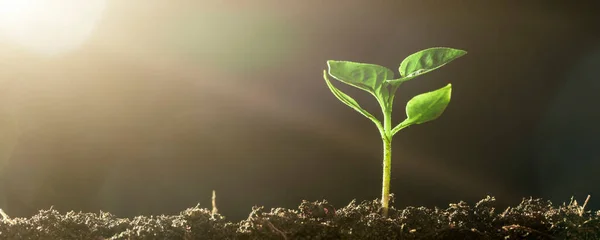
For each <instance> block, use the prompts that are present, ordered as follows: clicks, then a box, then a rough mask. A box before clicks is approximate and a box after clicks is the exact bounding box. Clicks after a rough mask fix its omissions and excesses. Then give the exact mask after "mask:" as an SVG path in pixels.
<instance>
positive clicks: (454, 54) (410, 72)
mask: <svg viewBox="0 0 600 240" xmlns="http://www.w3.org/2000/svg"><path fill="white" fill-rule="evenodd" d="M465 54H467V52H466V51H464V50H460V49H454V48H445V47H436V48H428V49H425V50H421V51H419V52H416V53H413V54H411V55H410V56H408V57H406V58H405V59H404V60H403V61H402V63H400V67H399V69H398V70H399V71H400V78H399V79H394V80H388V81H387V82H389V83H395V82H405V81H408V80H411V79H413V78H416V77H418V76H421V75H423V74H425V73H428V72H431V71H433V70H435V69H438V68H440V67H442V66H444V65H446V64H448V63H449V62H451V61H453V60H454V59H457V58H459V57H462V56H464V55H465Z"/></svg>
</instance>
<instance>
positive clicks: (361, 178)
mask: <svg viewBox="0 0 600 240" xmlns="http://www.w3.org/2000/svg"><path fill="white" fill-rule="evenodd" d="M10 2H11V1H5V2H4V3H3V4H4V5H0V9H4V11H0V23H1V26H0V27H1V28H0V141H1V142H0V181H1V184H0V204H1V205H0V208H2V209H4V210H5V211H6V212H7V213H8V214H9V215H10V216H11V217H12V216H24V217H27V216H31V215H33V214H35V213H37V211H38V210H40V209H48V208H49V207H50V206H54V208H55V209H58V210H60V211H68V210H75V211H86V212H98V211H100V210H103V211H109V212H112V213H114V214H116V215H118V216H121V217H132V216H135V215H139V214H145V215H150V214H154V215H156V214H177V213H178V212H179V211H182V210H184V209H186V208H188V207H193V206H195V205H196V204H197V203H200V206H201V207H206V208H210V207H211V204H210V198H211V191H212V190H216V193H217V205H218V207H219V211H220V213H222V214H224V215H225V216H226V217H227V218H228V219H230V220H232V221H239V220H241V219H243V218H246V217H247V216H248V214H249V213H250V210H251V207H252V206H254V205H262V206H266V207H267V209H269V208H271V207H286V208H296V207H297V206H298V204H299V203H300V202H301V201H302V200H303V199H306V200H311V201H314V200H321V199H327V200H329V201H330V202H331V203H332V204H333V205H334V206H336V207H342V206H345V205H346V204H348V203H349V202H350V201H351V200H352V199H357V200H359V201H360V200H373V199H375V198H379V197H380V191H381V161H382V153H381V148H382V145H381V141H380V138H379V135H378V132H377V129H376V128H375V126H374V125H373V123H372V122H371V121H370V120H368V119H366V118H365V117H363V116H361V115H360V114H358V113H356V112H355V111H354V110H352V109H350V108H348V107H347V106H345V105H344V104H342V103H341V102H339V101H338V100H337V99H336V98H335V97H334V96H333V95H332V94H331V92H330V91H329V89H328V88H327V86H326V85H325V82H324V80H323V79H322V71H323V69H325V68H326V61H327V60H329V59H334V60H349V61H357V62H367V63H374V64H379V65H383V66H386V67H388V68H390V69H392V70H394V71H395V72H396V73H397V71H398V70H397V68H398V65H399V64H400V62H401V61H402V59H404V57H406V56H408V55H409V54H411V53H413V52H416V51H418V50H421V49H425V48H429V47H435V46H445V47H453V48H459V49H464V50H467V51H468V52H469V53H468V54H467V55H466V56H465V57H463V58H460V59H458V60H456V61H454V62H452V63H451V64H448V65H446V66H444V67H443V68H441V69H439V70H436V71H434V72H431V73H429V74H427V75H425V76H423V77H420V78H418V79H415V80H413V81H410V82H408V83H406V84H404V85H402V87H401V88H400V89H399V91H398V94H397V98H396V102H395V108H394V116H393V120H394V122H395V123H399V122H400V121H402V120H403V119H404V117H405V115H404V106H405V104H406V102H407V101H408V100H409V99H410V98H412V97H413V96H415V95H417V94H420V93H423V92H426V91H431V90H434V89H437V88H440V87H442V86H444V85H445V84H447V83H449V82H450V83H452V84H453V95H452V101H451V103H450V106H449V107H448V108H447V109H446V112H445V113H444V114H443V116H442V117H441V118H439V119H437V120H435V121H433V122H430V123H426V124H423V125H417V126H413V127H410V128H408V129H405V130H403V131H401V132H400V133H399V134H397V135H396V136H395V138H394V142H393V155H392V182H391V184H392V192H393V193H394V194H395V195H396V202H395V203H394V206H395V207H398V208H403V207H406V206H409V205H411V206H428V207H433V206H438V207H442V208H445V207H447V206H448V204H449V203H455V202H458V201H460V200H464V201H467V202H469V203H470V204H474V203H475V202H476V201H478V200H480V199H482V198H484V197H485V196H486V195H492V196H495V197H496V198H497V201H498V203H499V206H508V205H515V204H518V203H519V202H520V200H521V199H522V198H524V197H526V198H528V197H530V196H533V197H542V198H544V199H548V200H551V201H553V202H554V203H555V204H560V203H563V202H567V203H568V202H569V200H570V198H571V196H575V198H576V199H577V200H579V202H580V203H581V202H582V201H583V200H584V199H585V198H586V196H587V195H588V194H591V195H592V197H591V199H590V203H589V204H588V206H590V207H591V208H593V209H598V208H600V186H599V185H598V182H600V174H599V173H600V152H599V147H600V125H598V123H599V122H600V108H599V107H598V105H599V104H600V99H599V98H598V96H599V95H598V92H600V79H599V77H598V74H599V73H600V28H599V27H600V16H599V14H598V11H597V9H598V8H596V7H595V6H594V5H591V4H585V2H584V1H579V2H578V1H571V2H570V3H568V2H567V1H560V2H559V1H479V0H472V1H391V0H390V1H358V0H344V1H338V0H335V1H316V0H304V1H276V0H255V1H208V0H201V1H181V0H180V1H141V0H138V1H116V0H112V1H108V2H104V1H103V0H93V1H92V0H90V1H75V0H70V1H69V0H53V1H46V2H45V3H44V2H40V1H38V2H39V5H38V6H37V8H31V9H35V11H34V10H27V9H26V8H25V7H23V6H21V7H19V6H16V7H15V6H12V5H10V4H11V3H10ZM34 2H35V1H34ZM590 2H591V1H590ZM17 9H18V10H19V11H21V12H19V13H15V11H17ZM23 9H25V10H23ZM26 10H27V11H26ZM61 11H62V12H61ZM19 24H20V25H19ZM334 84H335V85H336V86H338V87H339V88H340V89H342V90H343V91H345V92H346V93H348V94H349V95H351V96H353V97H354V98H355V99H356V100H357V101H358V102H360V103H361V105H363V106H364V107H365V108H367V109H368V110H369V111H370V112H372V113H373V114H376V116H379V117H380V116H381V114H380V113H379V108H378V105H377V104H376V102H375V99H374V98H372V96H371V95H369V94H368V93H366V92H363V91H360V90H358V89H353V88H352V87H349V86H346V85H343V84H342V83H340V82H337V81H336V82H334Z"/></svg>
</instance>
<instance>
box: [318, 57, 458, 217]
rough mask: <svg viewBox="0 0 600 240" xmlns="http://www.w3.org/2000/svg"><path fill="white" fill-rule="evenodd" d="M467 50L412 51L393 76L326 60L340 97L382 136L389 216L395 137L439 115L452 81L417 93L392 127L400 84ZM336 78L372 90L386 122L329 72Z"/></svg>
mask: <svg viewBox="0 0 600 240" xmlns="http://www.w3.org/2000/svg"><path fill="white" fill-rule="evenodd" d="M465 54H467V52H466V51H463V50H459V49H452V48H442V47H436V48H429V49H425V50H421V51H419V52H416V53H413V54H411V55H410V56H408V57H406V58H405V59H404V60H403V61H402V63H400V67H399V71H400V78H398V79H395V78H394V72H392V70H390V69H388V68H385V67H382V66H379V65H375V64H366V63H357V62H350V61H335V60H329V61H327V66H328V68H329V70H324V71H323V78H324V79H325V83H327V86H328V87H329V89H330V90H331V92H332V93H333V95H335V97H336V98H337V99H339V100H340V101H342V102H343V103H344V104H346V105H348V106H349V107H351V108H352V109H354V110H356V111H357V112H359V113H360V114H362V115H363V116H365V117H367V118H368V119H371V121H373V123H375V125H376V126H377V129H378V130H379V133H380V134H381V139H382V140H383V183H382V190H381V205H382V206H381V207H382V211H383V215H384V216H386V217H387V214H388V207H389V199H390V174H391V160H392V137H393V136H394V134H396V133H397V132H398V131H400V130H402V129H404V128H406V127H409V126H411V125H414V124H421V123H425V122H428V121H432V120H434V119H436V118H438V117H439V116H440V115H442V113H443V112H444V110H445V109H446V107H447V106H448V103H450V94H451V91H452V85H451V84H448V85H446V86H445V87H443V88H440V89H438V90H435V91H432V92H427V93H423V94H420V95H417V96H415V97H414V98H412V99H411V100H410V101H408V104H407V105H406V115H407V118H406V119H405V120H404V121H402V122H401V123H400V124H398V125H396V126H395V127H394V128H392V104H393V102H394V95H395V94H396V90H397V89H398V87H399V86H400V85H401V84H402V83H404V82H406V81H408V80H411V79H413V78H416V77H418V76H421V75H423V74H425V73H428V72H431V71H433V70H435V69H438V68H440V67H442V66H444V65H446V64H447V63H449V62H451V61H453V60H454V59H457V58H459V57H461V56H463V55H465ZM328 73H329V75H331V76H332V77H333V78H335V79H337V80H339V81H341V82H343V83H345V84H348V85H350V86H353V87H356V88H360V89H362V90H364V91H367V92H369V93H370V94H372V95H373V96H374V97H375V99H377V102H378V103H379V105H380V107H381V110H382V112H383V124H382V123H381V121H379V119H377V118H376V117H375V116H373V115H372V114H371V113H369V112H367V111H366V110H365V109H363V108H361V107H360V105H359V104H358V102H356V100H354V99H353V98H351V97H350V96H348V95H346V94H345V93H343V92H342V91H340V90H339V89H337V88H336V87H334V86H333V85H332V84H331V82H330V81H329V79H328V77H327V74H328Z"/></svg>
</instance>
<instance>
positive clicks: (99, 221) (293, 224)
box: [0, 196, 600, 240]
mask: <svg viewBox="0 0 600 240" xmlns="http://www.w3.org/2000/svg"><path fill="white" fill-rule="evenodd" d="M392 200H393V197H392ZM584 207H585V204H584V205H583V206H579V205H578V204H577V202H576V201H573V200H572V201H571V203H569V204H562V205H559V206H553V205H552V203H551V202H550V201H544V200H542V199H532V198H529V199H523V201H522V202H521V203H520V204H519V205H517V206H515V207H509V208H507V209H501V210H500V211H498V209H496V208H495V199H494V198H493V197H490V196H488V197H486V198H485V199H483V200H481V201H479V202H478V203H476V204H475V205H474V206H469V205H468V204H467V203H465V202H462V201H461V202H459V203H456V204H450V205H449V207H448V208H446V209H440V208H433V209H430V208H425V207H407V208H405V209H395V208H393V207H392V208H390V210H389V216H388V217H387V218H385V217H383V216H382V215H381V214H380V212H381V211H380V210H381V209H380V208H379V200H377V199H376V200H373V201H363V202H361V203H357V202H356V201H352V202H350V204H348V205H347V206H345V207H342V208H339V209H336V208H334V206H332V205H331V204H329V203H328V202H327V201H325V200H323V201H316V202H309V201H303V202H302V203H301V204H300V206H299V207H298V209H284V208H275V209H271V210H270V211H265V210H264V207H254V208H253V209H252V211H251V213H250V214H249V216H248V218H247V219H246V220H242V221H240V222H238V223H232V222H228V221H226V220H225V217H224V216H222V215H220V214H218V213H213V212H212V211H211V210H209V209H203V208H199V207H198V206H196V207H193V208H189V209H187V210H185V211H182V212H181V213H180V214H179V215H171V216H167V215H161V216H138V217H135V218H132V219H128V218H117V217H115V216H114V215H112V214H110V213H104V212H100V213H76V212H67V213H65V214H60V213H59V212H58V211H56V210H53V209H49V210H41V211H40V212H39V213H38V214H37V215H34V216H32V217H31V218H12V219H11V218H4V219H3V220H0V239H36V240H38V239H39V240H46V239H48V240H50V239H52V240H54V239H64V240H68V239H98V240H100V239H102V240H108V239H111V240H112V239H115V240H116V239H129V240H141V239H232V240H233V239H240V240H254V239H256V240H258V239H261V240H262V239H266V240H269V239H278V240H279V239H283V240H292V239H293V240H296V239H300V240H302V239H323V240H325V239H361V240H362V239H377V240H385V239H600V211H597V212H592V211H589V210H584Z"/></svg>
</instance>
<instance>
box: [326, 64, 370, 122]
mask: <svg viewBox="0 0 600 240" xmlns="http://www.w3.org/2000/svg"><path fill="white" fill-rule="evenodd" d="M323 78H324V79H325V83H327V86H328V87H329V90H331V93H333V95H334V96H335V97H336V98H337V99H339V100H340V101H341V102H343V103H344V104H346V105H348V106H349V107H351V108H352V109H354V110H356V111H357V112H359V113H360V114H362V115H363V116H365V117H367V118H368V119H371V121H373V122H374V123H375V125H377V127H378V128H380V129H381V128H382V126H381V122H380V121H379V120H378V119H377V118H376V117H375V116H373V115H372V114H371V113H369V112H367V110H364V109H363V108H362V107H360V105H358V102H356V100H354V99H353V98H351V97H350V96H348V95H347V94H345V93H343V92H342V91H340V90H339V89H337V88H336V87H334V86H333V84H331V82H330V81H329V78H327V71H326V70H323Z"/></svg>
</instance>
